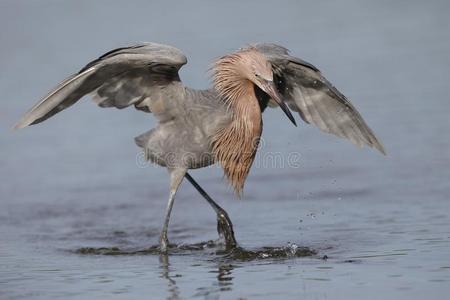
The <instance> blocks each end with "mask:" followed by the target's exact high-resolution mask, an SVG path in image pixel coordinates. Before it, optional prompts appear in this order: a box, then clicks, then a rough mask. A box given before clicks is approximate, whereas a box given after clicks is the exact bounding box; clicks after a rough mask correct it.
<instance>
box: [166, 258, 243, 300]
mask: <svg viewBox="0 0 450 300" xmlns="http://www.w3.org/2000/svg"><path fill="white" fill-rule="evenodd" d="M159 263H160V269H161V278H164V279H166V280H167V292H168V296H167V299H181V298H182V297H181V292H180V288H179V287H178V286H177V282H176V280H175V279H174V278H176V277H179V275H177V274H175V275H174V274H171V272H172V271H173V270H172V268H171V265H170V262H169V256H168V255H167V254H161V255H160V256H159ZM234 268H235V267H234V266H233V265H232V264H229V263H223V262H220V263H218V264H217V269H216V268H214V270H211V271H209V272H210V273H217V276H216V278H217V281H214V282H213V283H212V285H210V286H204V287H199V288H197V293H196V294H195V296H197V297H198V296H203V297H205V299H216V298H217V299H218V298H219V294H220V293H221V292H226V291H231V289H232V285H233V282H232V280H233V276H232V275H233V273H232V271H233V269H234Z"/></svg>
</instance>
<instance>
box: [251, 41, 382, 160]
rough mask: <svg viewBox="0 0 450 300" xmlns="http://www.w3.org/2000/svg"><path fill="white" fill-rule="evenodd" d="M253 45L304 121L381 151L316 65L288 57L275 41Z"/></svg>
mask: <svg viewBox="0 0 450 300" xmlns="http://www.w3.org/2000/svg"><path fill="white" fill-rule="evenodd" d="M255 47H256V48H257V49H258V50H259V51H261V52H262V53H263V54H264V55H265V56H266V57H267V58H268V59H269V61H270V62H271V64H272V68H273V71H274V80H275V81H276V84H277V87H278V89H279V91H280V93H281V94H282V95H283V96H284V98H285V101H286V102H287V104H288V105H289V107H290V108H291V109H292V110H294V111H297V112H298V113H299V115H300V117H301V118H302V119H303V120H304V121H305V122H307V123H310V124H314V125H316V126H317V127H318V128H320V129H321V130H323V131H325V132H328V133H331V134H334V135H337V136H339V137H342V138H347V139H349V140H350V141H351V142H352V143H354V144H355V145H357V146H359V147H362V146H363V145H368V146H370V147H374V148H376V149H378V150H379V151H380V152H381V153H383V154H385V150H384V147H383V145H382V144H381V142H380V141H379V140H378V139H377V138H376V136H375V134H374V133H373V132H372V130H371V129H370V128H369V126H367V124H366V123H365V122H364V119H363V118H362V117H361V115H360V114H359V112H358V111H357V110H356V108H355V107H354V106H353V105H352V104H351V103H350V101H349V100H348V99H347V98H346V97H345V96H344V95H343V94H341V93H340V92H339V91H338V90H337V89H336V88H335V87H334V86H333V85H332V84H331V83H330V82H329V81H328V80H327V79H326V78H325V77H323V76H322V74H321V73H320V71H319V70H318V69H317V68H316V67H314V66H313V65H312V64H310V63H308V62H305V61H303V60H301V59H299V58H296V57H292V56H290V55H289V54H288V51H287V49H286V48H284V47H281V46H278V45H275V44H257V45H255Z"/></svg>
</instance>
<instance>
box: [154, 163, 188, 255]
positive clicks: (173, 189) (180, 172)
mask: <svg viewBox="0 0 450 300" xmlns="http://www.w3.org/2000/svg"><path fill="white" fill-rule="evenodd" d="M169 173H170V193H169V202H168V203H167V209H166V216H165V219H164V225H163V228H162V231H161V236H160V238H159V248H160V251H161V252H162V253H167V247H168V246H169V240H168V238H167V229H168V227H169V220H170V213H171V212H172V206H173V202H174V200H175V194H176V193H177V190H178V187H179V186H180V184H181V181H183V177H184V174H185V173H186V170H185V169H169Z"/></svg>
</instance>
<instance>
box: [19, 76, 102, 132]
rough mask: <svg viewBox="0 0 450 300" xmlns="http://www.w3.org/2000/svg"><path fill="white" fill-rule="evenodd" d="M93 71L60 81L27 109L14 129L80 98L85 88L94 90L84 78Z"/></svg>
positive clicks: (35, 121)
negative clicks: (87, 84)
mask: <svg viewBox="0 0 450 300" xmlns="http://www.w3.org/2000/svg"><path fill="white" fill-rule="evenodd" d="M93 71H94V68H89V69H86V70H83V71H82V72H80V73H78V74H75V75H72V76H70V77H69V78H67V79H66V80H64V81H63V82H61V83H60V84H59V85H58V86H57V87H56V88H55V89H54V90H52V91H51V92H50V93H49V94H48V95H47V96H45V97H44V98H43V99H42V100H41V101H39V103H37V104H36V105H34V106H33V107H32V108H31V109H30V110H29V111H28V112H27V113H26V114H25V115H24V116H23V117H22V118H21V119H20V121H19V122H18V123H17V124H16V125H15V126H14V129H19V128H23V127H26V126H28V125H33V124H37V123H40V122H42V121H45V120H46V119H48V118H50V117H51V116H53V115H54V114H56V113H58V112H60V111H62V110H64V109H66V108H67V107H69V106H71V105H72V104H74V103H75V102H77V101H78V100H80V99H81V98H82V97H83V96H84V95H85V94H86V90H91V91H93V90H95V89H96V88H97V86H95V85H93V86H92V87H90V86H89V87H87V86H85V85H86V84H85V82H87V81H86V79H87V78H88V77H89V76H90V75H91V73H92V72H93ZM82 86H83V87H82ZM80 87H82V90H83V92H81V91H80V90H81V89H80Z"/></svg>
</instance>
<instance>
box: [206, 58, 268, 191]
mask: <svg viewBox="0 0 450 300" xmlns="http://www.w3.org/2000/svg"><path fill="white" fill-rule="evenodd" d="M243 56H244V57H243ZM244 60H245V53H239V52H238V53H235V54H231V55H229V56H225V57H222V58H221V59H219V60H218V61H217V62H216V64H215V66H214V68H213V80H214V86H215V88H216V90H217V92H218V93H219V94H220V95H221V97H222V99H223V101H225V103H226V104H227V105H228V109H230V110H231V113H232V116H233V120H232V122H231V123H230V124H229V125H228V126H227V127H225V128H223V129H222V130H220V131H219V132H218V133H217V134H216V135H215V136H214V138H213V143H212V146H213V152H214V155H215V158H216V160H217V161H218V162H219V163H220V164H221V165H222V168H223V169H224V173H225V176H226V177H227V179H228V180H229V182H230V184H231V186H232V187H233V188H234V190H235V191H236V193H237V194H238V195H241V193H242V189H243V187H244V183H245V179H246V178H247V175H248V173H249V172H250V168H251V166H252V163H253V160H254V159H255V155H256V151H257V149H258V144H259V139H260V137H261V133H262V116H261V110H260V107H259V104H258V99H257V98H256V95H255V91H254V84H253V82H251V81H250V80H248V79H247V78H246V70H245V69H244V68H245V65H244V63H245V61H244Z"/></svg>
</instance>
